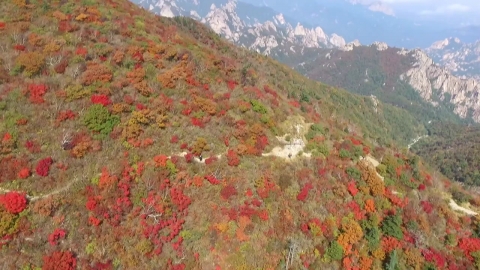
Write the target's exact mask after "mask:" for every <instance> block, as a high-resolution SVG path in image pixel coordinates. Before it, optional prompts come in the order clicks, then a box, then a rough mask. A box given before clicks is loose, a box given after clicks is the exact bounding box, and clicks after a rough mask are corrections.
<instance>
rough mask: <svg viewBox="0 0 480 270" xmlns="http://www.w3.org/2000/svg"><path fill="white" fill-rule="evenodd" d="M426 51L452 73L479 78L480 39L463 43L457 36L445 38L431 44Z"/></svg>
mask: <svg viewBox="0 0 480 270" xmlns="http://www.w3.org/2000/svg"><path fill="white" fill-rule="evenodd" d="M426 52H427V53H428V54H429V55H430V57H432V59H433V60H434V61H435V62H436V63H439V64H441V65H443V66H445V67H446V68H448V69H449V70H450V71H451V72H452V74H455V75H457V76H461V77H464V78H475V79H477V80H480V40H479V41H477V42H474V43H463V42H462V41H461V40H460V39H458V38H447V39H444V40H440V41H437V42H435V43H434V44H432V46H430V47H429V48H427V49H426Z"/></svg>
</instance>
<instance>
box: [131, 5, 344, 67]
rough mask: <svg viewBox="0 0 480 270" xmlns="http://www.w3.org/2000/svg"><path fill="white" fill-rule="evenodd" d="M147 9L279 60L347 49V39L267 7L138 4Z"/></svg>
mask: <svg viewBox="0 0 480 270" xmlns="http://www.w3.org/2000/svg"><path fill="white" fill-rule="evenodd" d="M133 2H136V3H138V4H140V5H141V6H142V7H144V8H145V9H147V10H149V11H152V12H154V13H156V14H159V15H162V16H166V17H173V16H189V17H192V18H194V19H196V20H199V21H201V22H202V23H204V24H206V25H207V26H209V27H210V28H212V29H213V30H214V31H215V32H216V33H217V34H219V35H221V36H222V37H225V38H226V39H228V40H230V41H233V42H235V44H237V45H239V46H243V47H246V48H249V49H251V50H254V51H257V52H260V53H263V54H267V55H272V56H274V57H277V58H282V57H284V56H289V55H291V54H295V53H298V52H300V53H302V54H303V53H305V54H308V52H306V51H310V50H311V49H314V48H325V47H326V48H330V47H343V46H344V45H345V43H346V42H345V40H344V39H343V37H341V36H339V35H337V34H335V33H333V34H331V35H327V34H326V33H325V32H324V31H323V29H322V28H321V27H312V28H309V27H306V26H304V25H302V24H300V23H299V22H297V21H295V20H294V19H291V18H288V17H286V16H284V15H282V14H281V13H278V12H275V11H274V10H272V9H270V8H267V7H257V6H253V5H250V4H247V3H244V2H238V1H236V0H218V1H202V0H197V1H194V2H193V3H192V2H189V1H182V0H161V1H157V0H136V1H133Z"/></svg>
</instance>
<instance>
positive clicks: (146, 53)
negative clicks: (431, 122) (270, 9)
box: [0, 0, 480, 270]
mask: <svg viewBox="0 0 480 270" xmlns="http://www.w3.org/2000/svg"><path fill="white" fill-rule="evenodd" d="M0 59H1V60H0V61H1V63H0V82H1V84H0V119H1V121H0V164H1V166H0V246H1V247H2V248H1V249H0V268H2V269H25V270H26V269H42V270H54V269H55V270H58V269H61V270H71V269H172V270H173V269H216V270H218V269H339V268H342V269H380V268H388V269H472V268H475V267H478V266H479V265H480V238H478V236H479V233H480V231H479V228H480V227H479V226H480V219H479V218H478V217H477V215H476V212H475V211H479V210H480V200H478V197H477V196H476V195H475V194H473V193H472V192H471V191H470V190H465V189H463V188H462V186H460V185H458V184H455V183H452V182H451V181H450V180H449V179H447V178H446V177H444V176H442V175H441V174H439V173H437V172H436V171H435V170H433V169H431V168H430V166H429V165H428V164H427V163H425V162H424V161H423V160H422V159H421V158H419V157H418V156H416V155H414V154H413V153H411V152H409V151H407V150H406V149H405V147H402V145H405V143H406V142H408V141H409V140H410V138H412V137H413V136H414V135H416V134H422V132H426V130H425V129H424V128H423V125H422V123H421V122H420V121H417V120H415V118H414V117H412V116H411V115H410V114H409V113H408V112H407V111H405V110H404V109H402V108H398V107H395V106H392V105H389V104H384V103H381V102H379V103H377V104H376V105H375V102H374V101H373V100H372V99H371V98H369V97H362V96H359V95H354V94H350V93H348V92H347V91H345V90H342V89H338V88H335V87H333V86H328V85H325V84H322V83H319V82H315V81H312V80H308V79H306V78H305V77H303V76H301V75H300V74H298V73H295V72H293V71H292V70H291V68H289V67H286V66H284V65H281V64H279V63H278V62H275V61H273V60H271V59H269V58H266V57H264V56H261V55H259V54H256V53H253V52H249V51H247V50H245V49H241V48H236V47H235V46H233V45H232V44H230V43H228V42H226V41H225V40H223V39H221V38H220V37H219V36H218V35H216V34H214V33H213V32H212V31H211V30H208V29H207V28H206V27H205V26H203V25H201V24H200V23H198V22H195V21H193V20H191V19H188V18H181V17H178V18H174V19H168V18H162V17H158V16H155V15H153V14H150V13H148V12H147V11H146V10H143V9H140V8H138V7H137V6H135V5H134V4H132V3H130V2H129V1H126V0H106V1H99V0H62V1H60V0H58V1H44V0H30V1H25V0H8V1H3V2H2V5H0ZM469 196H470V197H469ZM452 198H453V200H452ZM462 198H469V199H468V200H463V199H462ZM470 198H471V199H470ZM460 199H462V200H460ZM457 203H458V204H461V205H458V204H457Z"/></svg>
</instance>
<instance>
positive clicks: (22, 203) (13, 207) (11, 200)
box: [0, 192, 27, 214]
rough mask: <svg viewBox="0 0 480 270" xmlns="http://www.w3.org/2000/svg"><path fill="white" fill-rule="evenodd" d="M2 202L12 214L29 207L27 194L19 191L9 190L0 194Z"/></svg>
mask: <svg viewBox="0 0 480 270" xmlns="http://www.w3.org/2000/svg"><path fill="white" fill-rule="evenodd" d="M0 203H1V204H2V205H3V207H5V209H6V210H7V211H8V212H9V213H11V214H18V213H20V212H22V211H23V210H24V209H25V208H27V199H26V198H25V194H21V193H18V192H8V193H7V194H4V195H1V196H0Z"/></svg>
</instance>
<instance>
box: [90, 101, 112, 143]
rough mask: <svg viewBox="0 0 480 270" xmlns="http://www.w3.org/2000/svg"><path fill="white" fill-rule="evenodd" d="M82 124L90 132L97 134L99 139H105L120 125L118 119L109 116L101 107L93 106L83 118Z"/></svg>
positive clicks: (105, 109) (98, 105)
mask: <svg viewBox="0 0 480 270" xmlns="http://www.w3.org/2000/svg"><path fill="white" fill-rule="evenodd" d="M83 123H84V124H85V126H87V128H88V129H90V131H92V132H96V133H98V134H99V137H100V138H105V137H106V136H108V135H109V134H110V132H112V130H113V128H114V127H115V126H116V125H117V124H118V123H120V118H119V117H118V116H116V115H111V114H110V112H109V111H108V109H107V108H105V107H104V106H103V105H101V104H94V105H92V106H90V108H88V110H87V112H86V113H85V115H84V116H83Z"/></svg>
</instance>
